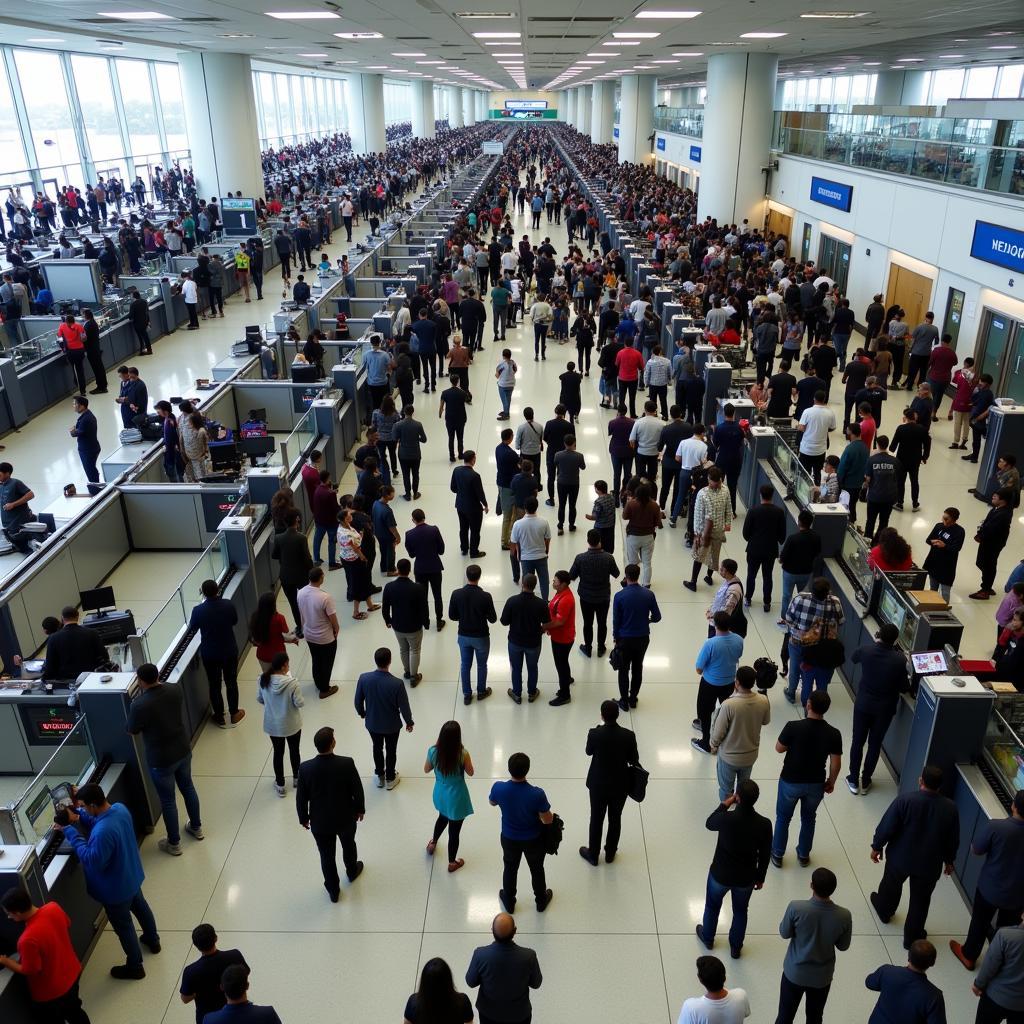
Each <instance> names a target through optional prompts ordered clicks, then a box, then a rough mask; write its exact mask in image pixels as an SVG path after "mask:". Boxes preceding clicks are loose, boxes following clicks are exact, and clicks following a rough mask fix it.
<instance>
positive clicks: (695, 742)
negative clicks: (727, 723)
mask: <svg viewBox="0 0 1024 1024" xmlns="http://www.w3.org/2000/svg"><path fill="white" fill-rule="evenodd" d="M690 746H691V747H693V749H694V750H699V751H700V752H701V753H702V754H710V753H711V744H710V743H705V742H704V741H703V740H699V739H697V737H696V736H694V737H693V739H691V740H690Z"/></svg>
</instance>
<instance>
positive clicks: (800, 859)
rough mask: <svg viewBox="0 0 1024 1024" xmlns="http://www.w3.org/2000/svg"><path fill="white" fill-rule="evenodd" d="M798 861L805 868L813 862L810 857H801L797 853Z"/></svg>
mask: <svg viewBox="0 0 1024 1024" xmlns="http://www.w3.org/2000/svg"><path fill="white" fill-rule="evenodd" d="M796 862H797V864H799V865H800V867H802V868H805V867H807V865H808V864H810V863H811V858H810V857H801V856H800V854H799V853H798V854H797V855H796Z"/></svg>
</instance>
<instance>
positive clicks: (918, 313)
mask: <svg viewBox="0 0 1024 1024" xmlns="http://www.w3.org/2000/svg"><path fill="white" fill-rule="evenodd" d="M931 297H932V280H931V278H930V277H925V276H924V275H923V274H915V273H914V271H913V270H907V268H906V267H901V266H900V265H899V264H898V263H893V264H891V265H890V266H889V285H888V287H887V288H886V292H885V304H886V306H887V307H888V306H892V305H894V304H895V303H899V305H900V306H902V307H903V309H904V310H906V314H907V316H906V321H907V324H908V325H909V326H910V328H911V330H913V329H914V328H915V327H916V326H917V325H918V324H919V323H921V322H922V321H923V320H924V315H925V313H927V312H928V304H929V302H931Z"/></svg>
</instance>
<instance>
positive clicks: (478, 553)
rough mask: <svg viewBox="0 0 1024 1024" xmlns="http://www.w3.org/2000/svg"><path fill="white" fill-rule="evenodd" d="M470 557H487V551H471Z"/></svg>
mask: <svg viewBox="0 0 1024 1024" xmlns="http://www.w3.org/2000/svg"><path fill="white" fill-rule="evenodd" d="M469 557H470V558H486V557H487V552H486V551H470V553H469Z"/></svg>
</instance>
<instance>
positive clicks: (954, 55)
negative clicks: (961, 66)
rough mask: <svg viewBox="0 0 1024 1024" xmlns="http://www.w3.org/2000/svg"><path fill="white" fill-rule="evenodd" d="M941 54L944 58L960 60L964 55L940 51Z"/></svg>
mask: <svg viewBox="0 0 1024 1024" xmlns="http://www.w3.org/2000/svg"><path fill="white" fill-rule="evenodd" d="M939 56H940V57H941V58H942V59H943V60H959V59H960V58H961V57H962V56H963V54H962V53H940V54H939Z"/></svg>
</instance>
